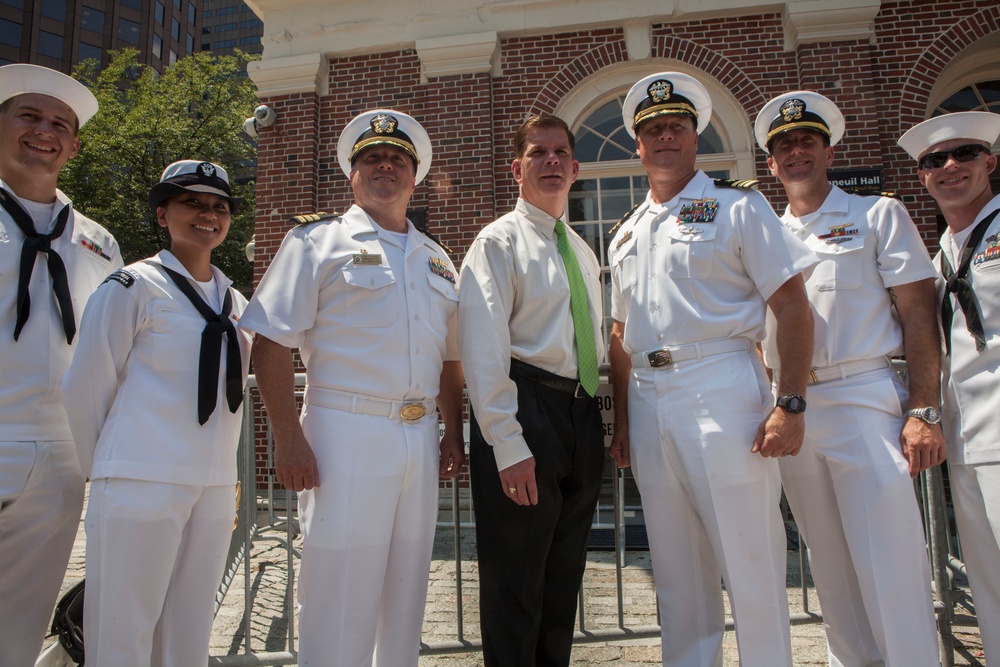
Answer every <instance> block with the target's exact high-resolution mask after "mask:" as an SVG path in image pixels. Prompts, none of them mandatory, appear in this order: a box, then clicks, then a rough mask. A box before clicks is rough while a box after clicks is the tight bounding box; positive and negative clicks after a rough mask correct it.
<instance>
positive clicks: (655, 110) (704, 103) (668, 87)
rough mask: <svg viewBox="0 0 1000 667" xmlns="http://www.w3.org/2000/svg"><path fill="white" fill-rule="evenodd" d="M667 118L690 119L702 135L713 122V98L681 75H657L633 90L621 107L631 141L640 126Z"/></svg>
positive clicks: (677, 73) (667, 73) (645, 80)
mask: <svg viewBox="0 0 1000 667" xmlns="http://www.w3.org/2000/svg"><path fill="white" fill-rule="evenodd" d="M666 114H679V115H682V116H687V117H688V118H693V119H694V121H695V126H696V127H697V129H698V134H701V133H702V131H703V130H704V129H705V128H706V127H708V121H710V120H711V119H712V98H711V97H710V96H709V94H708V91H707V90H706V89H705V86H703V85H701V82H699V81H698V80H697V79H695V78H694V77H691V76H688V75H687V74H681V73H680V72H659V73H657V74H650V75H649V76H647V77H645V78H644V79H642V80H640V81H639V82H638V83H636V84H635V85H634V86H632V89H631V90H629V91H628V95H626V96H625V102H624V103H623V104H622V120H623V121H624V122H625V129H626V130H627V131H628V133H629V134H630V135H632V136H633V137H635V130H636V128H637V127H639V123H641V122H643V121H644V120H649V119H650V118H655V117H657V116H663V115H666Z"/></svg>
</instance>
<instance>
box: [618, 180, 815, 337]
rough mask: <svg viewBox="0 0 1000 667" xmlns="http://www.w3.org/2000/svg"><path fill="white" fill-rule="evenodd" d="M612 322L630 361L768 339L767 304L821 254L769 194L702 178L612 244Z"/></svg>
mask: <svg viewBox="0 0 1000 667" xmlns="http://www.w3.org/2000/svg"><path fill="white" fill-rule="evenodd" d="M610 257H611V279H612V290H611V295H612V296H611V315H612V317H614V319H615V320H617V321H619V322H623V323H624V324H625V336H624V348H625V351H626V352H627V353H629V354H634V353H640V352H647V351H649V350H654V349H659V348H663V347H670V346H675V345H685V344H688V343H696V342H703V341H707V340H714V339H719V338H739V337H745V338H748V339H750V340H752V341H760V340H761V339H762V338H763V337H764V312H765V310H766V305H765V302H766V301H767V299H769V298H770V297H771V295H772V294H774V292H775V291H776V290H777V289H778V288H779V287H781V286H782V285H783V284H784V283H785V282H786V281H787V280H788V279H789V278H791V277H793V276H795V275H796V274H798V273H802V272H804V271H807V270H808V269H810V268H811V267H812V266H813V265H814V264H815V263H816V262H817V259H816V256H815V255H814V254H813V253H812V252H811V251H810V250H809V249H808V248H807V247H806V246H805V244H803V243H802V241H800V240H798V239H797V238H795V236H794V235H793V234H792V233H791V232H790V231H788V230H787V229H786V228H785V227H784V225H782V224H781V221H780V220H778V216H776V215H775V214H774V211H773V210H772V209H771V206H770V205H769V204H768V203H767V200H766V199H764V197H763V195H761V194H760V193H759V192H756V191H752V190H751V191H747V190H742V189H739V188H729V187H719V186H716V185H715V184H714V183H713V181H712V179H711V178H709V177H708V176H706V175H705V173H704V172H701V171H699V172H698V173H697V174H695V176H694V178H692V179H691V181H690V182H689V183H688V184H687V185H686V186H685V187H684V189H683V190H681V192H679V193H678V194H677V195H676V196H675V197H674V198H673V199H671V200H670V201H668V202H664V203H662V204H654V203H653V201H652V199H651V197H650V196H647V198H646V201H645V202H644V203H643V204H642V205H640V207H639V208H638V209H637V210H636V212H635V213H634V214H633V215H632V216H631V217H630V218H629V219H628V220H627V221H626V222H625V223H624V224H623V225H622V226H621V227H620V228H619V230H618V232H617V233H616V234H615V237H614V239H612V242H611V248H610Z"/></svg>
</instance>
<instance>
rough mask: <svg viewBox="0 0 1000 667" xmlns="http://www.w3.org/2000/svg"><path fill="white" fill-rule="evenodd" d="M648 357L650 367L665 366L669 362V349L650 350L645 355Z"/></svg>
mask: <svg viewBox="0 0 1000 667" xmlns="http://www.w3.org/2000/svg"><path fill="white" fill-rule="evenodd" d="M646 358H647V359H649V367H650V368H659V367H660V366H666V365H668V364H669V363H670V361H671V359H670V350H656V351H655V352H650V353H649V354H647V355H646Z"/></svg>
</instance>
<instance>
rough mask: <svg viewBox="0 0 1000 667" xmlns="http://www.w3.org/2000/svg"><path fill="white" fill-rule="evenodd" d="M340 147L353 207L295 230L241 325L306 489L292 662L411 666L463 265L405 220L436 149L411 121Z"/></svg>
mask: <svg viewBox="0 0 1000 667" xmlns="http://www.w3.org/2000/svg"><path fill="white" fill-rule="evenodd" d="M337 156H338V159H339V162H340V166H341V169H343V171H344V174H345V175H347V176H348V177H349V178H350V179H351V188H352V190H353V192H354V199H355V204H354V206H352V207H351V208H350V209H348V210H347V212H346V213H344V214H343V215H342V216H325V217H319V219H316V218H317V216H313V217H311V218H310V219H311V220H313V221H312V222H306V223H305V224H302V225H300V226H298V227H295V228H294V229H292V230H291V231H289V232H288V235H287V236H286V237H285V239H284V241H283V242H282V244H281V247H280V248H279V249H278V253H277V255H276V256H275V258H274V261H273V262H272V263H271V265H270V267H268V270H267V272H266V273H265V275H264V277H263V279H262V280H261V282H260V285H259V287H258V288H257V292H256V293H255V294H254V297H253V299H252V300H251V302H250V305H249V306H248V307H247V311H246V313H245V315H244V317H243V320H242V322H241V323H240V325H241V326H243V327H245V328H247V329H248V330H251V331H255V332H257V334H258V337H257V342H256V344H255V348H254V354H255V368H256V369H257V377H258V380H259V382H260V390H261V396H262V397H263V399H264V403H265V405H266V406H267V412H268V416H269V418H270V420H271V424H272V426H273V428H274V435H275V468H276V476H277V479H278V481H279V482H280V483H282V484H284V485H285V486H286V487H287V488H290V489H295V490H296V491H299V492H300V495H299V516H300V520H301V523H302V533H303V539H304V548H303V554H302V569H301V572H300V574H299V588H298V591H299V603H300V604H301V612H300V621H299V622H300V637H301V641H300V643H299V664H300V665H303V666H304V665H310V666H313V667H326V666H329V665H338V666H343V667H361V666H366V665H371V664H373V650H374V664H376V665H379V666H380V667H416V664H417V659H418V655H419V650H420V626H421V621H422V619H423V610H424V602H425V598H426V593H427V578H428V572H429V569H430V559H431V548H432V546H433V540H434V526H435V521H436V516H437V498H438V475H439V474H440V475H441V476H442V477H453V476H455V475H457V474H458V472H459V469H460V468H461V466H462V463H463V460H464V445H463V443H462V431H461V429H462V425H461V399H462V373H461V367H460V365H459V362H458V344H457V342H456V333H455V329H456V320H457V311H458V284H457V272H456V271H455V267H454V265H453V264H452V262H451V260H450V259H449V258H448V255H447V254H446V253H445V251H444V249H443V248H442V247H441V246H440V245H438V244H437V243H436V242H435V241H433V240H432V239H431V238H429V237H428V236H427V235H425V234H424V233H422V232H420V231H419V230H418V229H417V228H416V227H414V226H413V223H412V222H410V221H409V220H408V219H407V218H406V207H407V204H408V203H409V200H410V196H411V195H412V194H413V190H414V187H415V186H416V184H418V183H420V181H421V180H423V178H424V176H425V175H426V174H427V171H428V169H429V168H430V161H431V144H430V139H429V138H428V136H427V133H426V132H425V131H424V129H423V127H421V126H420V124H419V123H418V122H417V121H416V120H414V119H413V118H411V117H410V116H408V115H406V114H404V113H401V112H397V111H393V110H376V111H370V112H366V113H363V114H361V115H360V116H358V117H357V118H355V119H354V120H352V121H351V122H350V123H349V124H348V125H347V127H346V128H345V129H344V131H343V133H342V134H341V137H340V141H339V142H338V145H337ZM307 217H308V216H307ZM291 348H298V349H299V352H300V354H301V355H302V361H303V363H304V364H305V367H306V396H305V407H304V408H303V412H302V415H301V421H300V418H299V414H298V410H297V408H296V405H295V399H294V387H293V364H292V355H291ZM435 406H436V407H437V409H438V410H440V412H441V416H442V418H443V420H444V423H445V429H446V432H445V436H444V438H443V439H442V440H441V442H440V444H439V442H438V419H437V410H436V409H435Z"/></svg>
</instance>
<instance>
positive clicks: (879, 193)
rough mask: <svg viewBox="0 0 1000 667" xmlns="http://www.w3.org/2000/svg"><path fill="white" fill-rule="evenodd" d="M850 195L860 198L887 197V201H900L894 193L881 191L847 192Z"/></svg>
mask: <svg viewBox="0 0 1000 667" xmlns="http://www.w3.org/2000/svg"><path fill="white" fill-rule="evenodd" d="M848 192H850V193H851V194H852V195H858V196H860V197H888V198H889V199H900V200H901V199H902V197H900V196H899V195H897V194H896V193H895V192H882V191H881V190H849V191H848Z"/></svg>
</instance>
